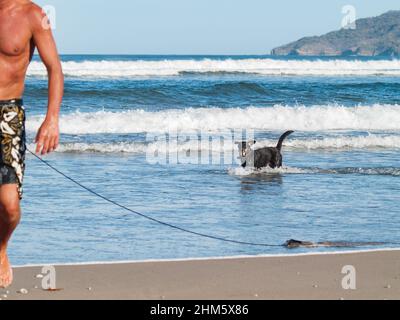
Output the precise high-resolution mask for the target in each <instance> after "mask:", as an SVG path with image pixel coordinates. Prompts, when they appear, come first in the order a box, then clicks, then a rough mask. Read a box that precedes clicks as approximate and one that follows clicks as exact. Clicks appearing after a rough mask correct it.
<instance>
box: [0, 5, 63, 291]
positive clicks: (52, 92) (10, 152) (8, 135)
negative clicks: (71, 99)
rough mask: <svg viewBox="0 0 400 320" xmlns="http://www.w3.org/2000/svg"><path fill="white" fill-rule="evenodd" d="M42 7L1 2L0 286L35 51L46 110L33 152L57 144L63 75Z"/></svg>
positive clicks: (15, 210)
mask: <svg viewBox="0 0 400 320" xmlns="http://www.w3.org/2000/svg"><path fill="white" fill-rule="evenodd" d="M48 23H49V22H48V20H47V17H46V16H45V14H44V13H43V12H42V9H41V8H40V7H38V6H37V5H35V4H34V3H32V2H31V1H28V0H0V149H1V152H0V288H1V287H2V288H5V287H8V286H9V285H10V284H11V283H12V281H13V275H12V269H11V265H10V262H9V260H8V256H7V245H8V242H9V240H10V238H11V235H12V233H13V231H14V230H15V228H16V227H17V225H18V223H19V220H20V216H21V210H20V199H21V197H22V178H23V173H24V167H25V166H24V159H25V157H24V154H25V132H24V131H25V129H24V128H25V127H24V121H25V112H24V108H23V105H22V95H23V92H24V83H25V76H26V72H27V68H28V65H29V63H30V61H31V59H32V56H33V53H34V51H35V49H36V48H37V49H38V52H39V55H40V57H41V59H42V61H43V63H44V64H45V66H46V68H47V72H48V77H49V84H48V86H49V97H48V106H47V107H48V110H47V115H46V117H45V120H44V122H43V124H42V125H41V127H40V129H39V131H38V134H37V136H36V143H37V147H36V152H37V153H41V154H47V153H49V152H52V151H54V150H55V149H56V148H57V146H58V141H59V127H58V118H59V110H60V105H61V100H62V96H63V90H64V77H63V73H62V69H61V63H60V59H59V56H58V53H57V48H56V45H55V42H54V39H53V36H52V33H51V28H50V27H49V24H48Z"/></svg>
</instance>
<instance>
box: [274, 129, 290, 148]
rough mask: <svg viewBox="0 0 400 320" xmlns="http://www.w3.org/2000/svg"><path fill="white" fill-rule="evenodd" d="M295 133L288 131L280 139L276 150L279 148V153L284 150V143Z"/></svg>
mask: <svg viewBox="0 0 400 320" xmlns="http://www.w3.org/2000/svg"><path fill="white" fill-rule="evenodd" d="M293 132H294V131H292V130H290V131H286V132H285V133H284V134H283V135H282V136H281V137H280V139H279V142H278V144H277V146H276V148H277V149H278V150H279V151H281V150H282V144H283V141H285V139H286V138H287V137H288V136H290V135H291V134H292V133H293Z"/></svg>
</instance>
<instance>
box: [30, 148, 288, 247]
mask: <svg viewBox="0 0 400 320" xmlns="http://www.w3.org/2000/svg"><path fill="white" fill-rule="evenodd" d="M27 151H28V152H29V153H30V154H31V155H33V156H34V157H35V158H36V159H37V160H39V161H40V162H41V163H43V164H44V165H46V166H47V167H49V168H50V169H52V170H53V171H55V172H57V173H58V174H59V175H61V176H63V177H64V178H65V179H67V180H69V181H71V182H72V183H74V184H75V185H77V186H78V187H80V188H81V189H84V190H86V191H87V192H88V193H91V194H92V195H94V196H96V197H98V198H100V199H102V200H104V201H105V202H108V203H111V204H113V205H114V206H116V207H119V208H121V209H123V210H126V211H128V212H130V213H133V214H135V215H137V216H140V217H142V218H144V219H147V220H150V221H152V222H155V223H158V224H160V225H163V226H165V227H169V228H172V229H175V230H178V231H182V232H185V233H188V234H191V235H194V236H197V237H202V238H207V239H212V240H216V241H222V242H228V243H232V244H237V245H246V246H257V247H283V246H284V245H283V244H268V243H256V242H246V241H239V240H233V239H228V238H224V237H220V236H214V235H210V234H205V233H201V232H197V231H193V230H189V229H185V228H183V227H179V226H176V225H173V224H171V223H168V222H165V221H161V220H159V219H156V218H153V217H150V216H148V215H146V214H144V213H141V212H139V211H136V210H133V209H130V208H128V207H126V206H124V205H122V204H120V203H118V202H116V201H114V200H112V199H109V198H107V197H106V196H103V195H101V194H100V193H98V192H96V191H94V190H93V189H91V188H89V187H87V186H85V185H83V184H82V183H80V182H79V181H77V180H75V179H74V178H72V177H70V176H69V175H67V174H65V173H64V172H62V171H60V170H59V169H57V168H56V167H54V166H53V165H52V164H50V163H49V162H47V161H46V160H44V159H43V158H41V157H40V156H38V155H37V154H36V153H34V152H32V151H31V150H29V149H27Z"/></svg>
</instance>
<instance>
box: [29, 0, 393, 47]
mask: <svg viewBox="0 0 400 320" xmlns="http://www.w3.org/2000/svg"><path fill="white" fill-rule="evenodd" d="M35 2H36V3H37V4H39V5H42V6H43V5H52V6H54V7H55V8H56V13H57V16H56V17H57V19H56V21H57V28H56V30H55V35H56V39H57V43H58V47H59V50H60V52H61V53H64V54H70V53H77V54H79V53H88V54H266V53H269V52H270V50H271V49H272V48H274V47H276V46H279V45H281V44H285V43H288V42H290V41H293V40H297V39H298V38H301V37H303V36H308V35H318V34H323V33H325V32H328V31H331V30H336V29H339V28H340V27H341V21H342V19H343V15H342V12H341V11H342V7H343V6H344V5H349V4H350V5H353V6H354V7H355V8H356V10H357V17H358V18H362V17H368V16H376V15H379V14H381V13H384V12H386V11H388V10H394V9H400V4H399V0H380V1H376V0H357V1H356V0H353V1H350V0H347V1H346V0H345V1H339V0H328V1H321V0H302V1H298V0H297V1H296V0H278V1H269V0H113V1H107V0H39V1H35Z"/></svg>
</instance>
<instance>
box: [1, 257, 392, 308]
mask: <svg viewBox="0 0 400 320" xmlns="http://www.w3.org/2000/svg"><path fill="white" fill-rule="evenodd" d="M346 265H352V266H354V267H355V269H356V285H357V289H356V290H344V289H343V288H342V279H343V277H344V276H345V275H344V274H342V273H341V272H342V268H343V266H346ZM55 270H56V280H57V283H56V284H57V288H58V289H60V290H59V291H53V292H49V291H45V290H43V289H42V284H41V282H42V281H43V278H40V276H39V277H38V276H37V275H38V274H40V273H41V271H42V267H38V266H33V267H17V268H15V269H14V274H15V282H14V284H13V286H12V287H10V288H8V289H7V290H0V294H1V298H2V300H14V299H17V300H23V299H46V300H53V299H54V300H58V299H68V300H69V299H150V300H153V299H166V300H168V299H171V300H176V299H177V300H180V299H184V300H185V299H228V300H235V299H246V300H247V299H334V300H340V299H345V300H347V299H398V298H400V250H387V251H370V252H353V253H337V254H315V255H314V254H313V255H295V256H275V257H244V258H227V259H208V260H187V261H160V262H133V263H115V264H87V265H65V266H62V265H60V266H55ZM21 289H26V290H27V291H28V293H25V294H23V293H21V292H20V291H21ZM22 291H24V290H22ZM4 295H6V296H7V297H6V296H4Z"/></svg>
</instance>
